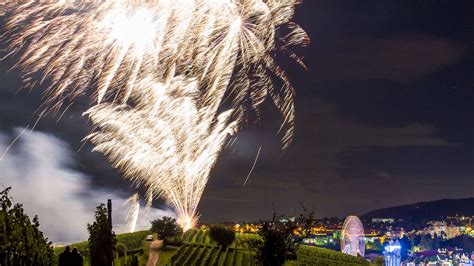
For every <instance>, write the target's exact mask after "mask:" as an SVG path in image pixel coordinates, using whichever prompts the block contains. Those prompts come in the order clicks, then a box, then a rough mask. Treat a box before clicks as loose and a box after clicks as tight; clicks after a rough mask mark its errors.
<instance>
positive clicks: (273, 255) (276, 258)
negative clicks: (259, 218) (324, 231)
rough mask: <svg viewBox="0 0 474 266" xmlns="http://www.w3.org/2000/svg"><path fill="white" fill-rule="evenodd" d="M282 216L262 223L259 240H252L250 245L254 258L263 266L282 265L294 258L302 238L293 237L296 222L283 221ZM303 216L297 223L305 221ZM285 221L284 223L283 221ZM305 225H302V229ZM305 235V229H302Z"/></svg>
mask: <svg viewBox="0 0 474 266" xmlns="http://www.w3.org/2000/svg"><path fill="white" fill-rule="evenodd" d="M283 218H284V217H283V216H278V215H277V214H276V213H274V214H273V218H272V220H271V221H267V222H264V223H263V225H262V227H261V229H260V231H259V235H260V238H261V239H260V240H252V242H251V243H250V245H251V246H252V247H253V248H254V249H255V250H256V258H257V259H258V260H259V262H260V263H261V264H263V265H264V266H267V265H268V266H270V265H277V266H278V265H283V263H284V262H285V259H287V258H288V259H290V258H292V259H294V258H296V249H297V248H298V244H299V242H300V241H302V239H303V237H301V236H300V237H296V236H295V235H294V232H295V229H297V228H298V223H297V221H296V220H295V221H291V220H288V219H283ZM305 219H306V218H305V215H302V216H300V217H299V219H298V220H299V221H305ZM284 220H285V221H284ZM305 224H306V223H303V224H302V226H303V227H304V226H305ZM301 231H303V233H302V234H305V232H304V231H307V230H306V229H302V230H301Z"/></svg>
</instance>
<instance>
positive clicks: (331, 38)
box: [0, 0, 474, 222]
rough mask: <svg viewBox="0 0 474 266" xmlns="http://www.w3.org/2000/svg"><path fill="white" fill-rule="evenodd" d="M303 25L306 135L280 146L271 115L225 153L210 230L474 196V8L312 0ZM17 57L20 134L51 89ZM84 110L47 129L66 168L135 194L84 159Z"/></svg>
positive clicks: (7, 109) (268, 111) (5, 84)
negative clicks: (32, 77)
mask: <svg viewBox="0 0 474 266" xmlns="http://www.w3.org/2000/svg"><path fill="white" fill-rule="evenodd" d="M296 21H297V22H298V23H299V24H300V25H301V26H302V27H303V28H304V29H305V30H306V31H307V32H308V34H309V35H310V37H311V39H312V43H311V46H310V47H309V48H307V49H305V50H302V51H301V52H302V54H303V55H304V57H305V62H306V63H307V66H308V71H305V70H304V69H301V68H300V67H297V66H296V65H294V64H289V63H288V62H286V61H285V60H283V64H284V65H285V69H286V70H287V72H288V74H289V76H290V79H291V80H292V82H293V84H294V86H295V88H296V93H297V98H296V109H297V110H296V111H297V120H296V135H295V140H294V142H293V144H292V145H291V146H290V147H289V148H288V149H287V150H285V151H282V150H281V147H282V145H281V143H280V140H279V138H280V136H279V135H277V134H276V131H277V129H278V127H279V124H280V123H281V120H280V118H279V115H278V113H277V112H276V111H275V110H274V109H273V107H272V106H271V105H270V104H268V105H267V106H265V110H264V113H263V118H262V120H261V121H260V122H259V123H258V124H249V125H248V126H247V128H246V129H245V130H242V131H241V132H240V133H239V135H238V139H237V141H236V143H235V144H234V146H232V147H231V148H229V149H227V150H225V151H224V152H223V153H222V156H221V158H220V159H219V161H218V163H217V165H216V167H215V169H214V171H213V173H212V175H211V177H210V181H209V184H208V186H207V189H206V191H205V192H204V196H203V198H202V201H201V204H200V208H199V212H200V213H201V215H202V216H201V220H202V221H204V222H219V221H237V220H239V221H241V220H245V221H255V220H259V219H266V218H270V217H271V214H272V212H273V208H275V210H276V211H277V212H278V213H284V214H289V215H293V214H295V213H297V212H299V211H300V210H301V208H300V204H301V203H304V205H306V207H308V208H314V210H315V211H316V215H317V216H319V217H323V216H345V215H348V214H352V213H354V214H363V213H365V212H367V211H370V210H373V209H377V208H382V207H389V206H396V205H400V204H408V203H414V202H417V201H428V200H436V199H442V198H463V197H472V196H474V164H473V163H474V124H473V117H474V104H473V103H474V75H473V73H474V56H473V55H474V53H473V43H474V1H470V0H466V1H441V0H423V1H412V0H410V1H408V0H407V1H387V0H384V1H362V0H361V1H348V0H347V1H342V0H325V1H316V0H307V1H305V3H304V4H303V5H302V6H300V7H298V9H297V14H296ZM14 61H15V60H14V59H7V60H5V61H3V62H2V63H1V64H0V131H1V132H0V133H3V134H5V135H8V136H10V137H12V136H15V134H16V133H15V130H14V129H15V128H18V127H20V128H21V127H24V126H26V125H27V124H31V123H32V122H34V120H35V117H34V114H33V113H34V111H35V109H36V108H37V107H38V106H39V105H40V103H41V99H40V97H41V89H36V90H33V91H32V92H31V93H29V92H27V91H20V92H19V93H15V92H16V91H17V89H18V86H19V78H18V76H19V73H18V72H16V71H11V72H7V70H8V69H9V68H10V67H11V66H12V65H13V64H14ZM86 107H87V102H81V101H79V102H78V103H77V104H76V105H74V106H72V108H71V109H70V110H68V112H67V113H66V115H65V116H64V117H63V118H62V119H61V120H60V121H59V122H56V120H57V117H56V118H54V117H49V118H46V119H43V120H41V121H40V122H39V124H38V125H37V127H36V129H35V130H36V131H38V132H45V133H49V134H51V135H54V136H55V137H57V138H59V139H61V140H63V141H66V142H67V143H68V144H69V145H70V147H71V149H73V150H77V153H74V160H75V163H73V164H72V165H69V166H68V167H69V168H71V169H72V170H74V171H78V172H81V173H84V174H85V175H86V176H87V177H88V181H89V182H90V183H89V186H90V189H91V190H94V189H108V190H110V191H115V192H117V193H119V194H121V195H124V196H127V195H129V192H130V191H131V190H129V189H128V187H129V183H128V182H127V181H124V180H123V179H121V178H120V174H119V173H118V172H117V171H115V170H114V169H111V167H110V166H109V164H108V163H107V162H106V160H105V159H104V158H103V157H102V156H101V155H100V154H97V153H91V152H90V151H91V145H90V144H86V145H85V146H84V147H83V148H82V149H80V150H79V147H81V145H82V142H81V140H82V138H83V137H84V136H85V135H86V134H87V133H88V132H89V131H90V124H89V123H88V122H87V119H86V118H83V117H81V113H82V111H84V110H85V108H86ZM259 147H262V150H261V153H260V157H259V160H258V161H257V163H256V166H255V169H254V171H253V173H252V175H251V176H250V179H249V180H248V182H247V185H246V186H245V187H243V183H244V181H245V178H246V176H247V174H248V173H249V171H250V169H251V167H252V164H253V162H254V159H255V156H256V154H257V151H258V149H259ZM25 160H26V159H25ZM51 178H56V177H54V176H52V177H51ZM0 181H1V180H0ZM7 185H8V184H7ZM104 201H105V200H104ZM155 205H156V206H157V207H160V206H161V204H160V202H158V201H156V202H155Z"/></svg>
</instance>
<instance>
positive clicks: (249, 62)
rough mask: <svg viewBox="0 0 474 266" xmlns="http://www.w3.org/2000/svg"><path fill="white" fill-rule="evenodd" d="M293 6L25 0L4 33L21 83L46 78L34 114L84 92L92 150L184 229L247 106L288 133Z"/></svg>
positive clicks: (228, 0) (255, 1) (227, 0)
mask: <svg viewBox="0 0 474 266" xmlns="http://www.w3.org/2000/svg"><path fill="white" fill-rule="evenodd" d="M298 3H299V1H297V0H154V1H139V0H129V1H113V0H104V1H67V0H65V1H49V2H35V1H32V2H28V3H25V4H19V5H17V6H16V7H15V9H14V11H13V15H12V16H11V18H10V19H9V20H8V23H7V27H6V28H7V32H6V33H5V34H4V36H9V37H11V38H10V39H9V47H10V50H11V53H13V54H15V53H19V54H20V55H21V56H20V60H19V62H18V67H20V68H21V69H22V70H23V73H24V76H23V78H24V81H25V86H35V85H37V83H42V82H45V81H47V83H46V82H45V83H46V84H50V86H49V87H48V88H47V89H46V91H45V93H44V96H45V106H46V107H45V109H44V112H47V111H57V110H59V109H60V108H61V106H63V105H64V104H65V103H66V102H69V101H73V100H74V99H75V98H76V97H78V96H79V95H83V94H88V95H89V94H90V96H91V97H92V99H93V105H94V106H93V107H92V108H91V109H90V110H89V111H88V112H87V114H89V115H90V116H91V119H92V121H93V123H94V124H95V125H96V127H97V128H98V131H96V132H95V133H94V134H92V135H91V136H89V137H88V139H90V140H91V141H92V142H93V143H95V144H97V147H96V150H98V151H100V152H103V153H104V154H105V155H106V156H107V157H108V158H109V160H110V161H111V162H112V163H113V165H114V166H115V167H117V168H119V169H121V170H122V171H123V172H124V174H125V176H126V177H128V178H130V179H132V180H133V181H135V183H137V184H138V185H143V186H145V187H146V188H147V189H148V190H149V191H151V192H154V191H156V192H158V195H160V196H162V197H163V198H164V199H166V200H167V201H168V202H169V203H170V204H172V205H173V206H175V207H176V209H177V211H178V212H179V214H180V219H181V224H182V225H183V226H187V225H192V224H193V223H194V222H195V220H196V218H195V215H196V208H197V204H198V202H199V199H200V197H201V195H202V191H203V189H204V187H205V185H206V182H207V179H208V176H209V172H210V170H211V168H212V166H213V165H214V163H215V161H216V159H217V157H218V154H219V152H220V151H221V149H222V147H223V146H224V144H225V142H226V140H227V138H228V137H229V136H230V135H233V134H235V132H236V131H237V130H238V126H239V125H242V124H244V123H245V122H246V121H247V117H249V115H248V114H249V113H250V112H254V113H255V114H256V115H257V117H259V115H260V113H259V109H260V106H261V104H262V103H263V102H264V101H265V100H267V99H269V100H271V101H273V102H274V104H275V105H276V107H277V108H278V109H279V110H280V111H281V113H282V117H283V119H282V120H283V123H282V127H281V131H282V132H283V135H282V141H283V144H284V147H286V145H288V144H289V142H290V141H291V139H292V136H293V131H294V102H293V98H294V91H293V88H292V86H291V84H290V82H289V80H288V78H287V76H286V75H285V73H284V72H283V70H282V69H281V68H280V67H279V66H278V64H277V63H276V58H275V56H276V54H277V53H278V52H282V53H284V54H286V55H288V56H289V57H290V58H292V59H294V60H295V61H296V62H298V63H299V64H301V65H302V60H301V59H300V58H299V57H298V56H297V55H296V53H295V52H294V51H293V48H294V47H297V46H305V45H306V44H307V43H308V37H307V35H306V33H305V32H304V31H303V30H302V29H301V28H300V27H299V26H298V25H297V24H295V23H294V22H292V18H293V15H294V8H295V5H296V4H298ZM38 74H40V75H41V76H42V77H43V78H42V79H40V80H37V79H35V78H34V77H36V76H37V75H38ZM91 88H93V89H91ZM225 97H226V98H225ZM225 100H227V103H228V104H227V106H229V108H228V110H227V111H224V112H222V111H220V110H219V107H220V106H222V104H223V102H224V101H225ZM151 192H149V193H151Z"/></svg>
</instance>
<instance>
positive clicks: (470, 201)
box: [361, 198, 474, 222]
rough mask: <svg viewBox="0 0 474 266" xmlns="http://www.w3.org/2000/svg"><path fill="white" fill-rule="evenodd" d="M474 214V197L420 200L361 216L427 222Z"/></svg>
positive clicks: (366, 218) (367, 218) (365, 218)
mask: <svg viewBox="0 0 474 266" xmlns="http://www.w3.org/2000/svg"><path fill="white" fill-rule="evenodd" d="M456 214H457V215H466V216H472V215H474V198H466V199H442V200H436V201H427V202H419V203H415V204H408V205H402V206H397V207H390V208H385V209H380V210H375V211H371V212H368V213H366V214H364V215H363V216H362V217H361V218H362V219H364V220H369V219H372V218H388V217H390V218H395V219H403V220H405V221H408V222H426V221H429V220H437V219H442V218H445V217H446V216H455V215H456Z"/></svg>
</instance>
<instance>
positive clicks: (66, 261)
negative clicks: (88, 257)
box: [58, 246, 72, 266]
mask: <svg viewBox="0 0 474 266" xmlns="http://www.w3.org/2000/svg"><path fill="white" fill-rule="evenodd" d="M71 257H72V254H71V247H70V246H66V248H65V249H64V251H63V253H61V254H60V255H59V261H58V265H59V266H68V265H70V264H71Z"/></svg>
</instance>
